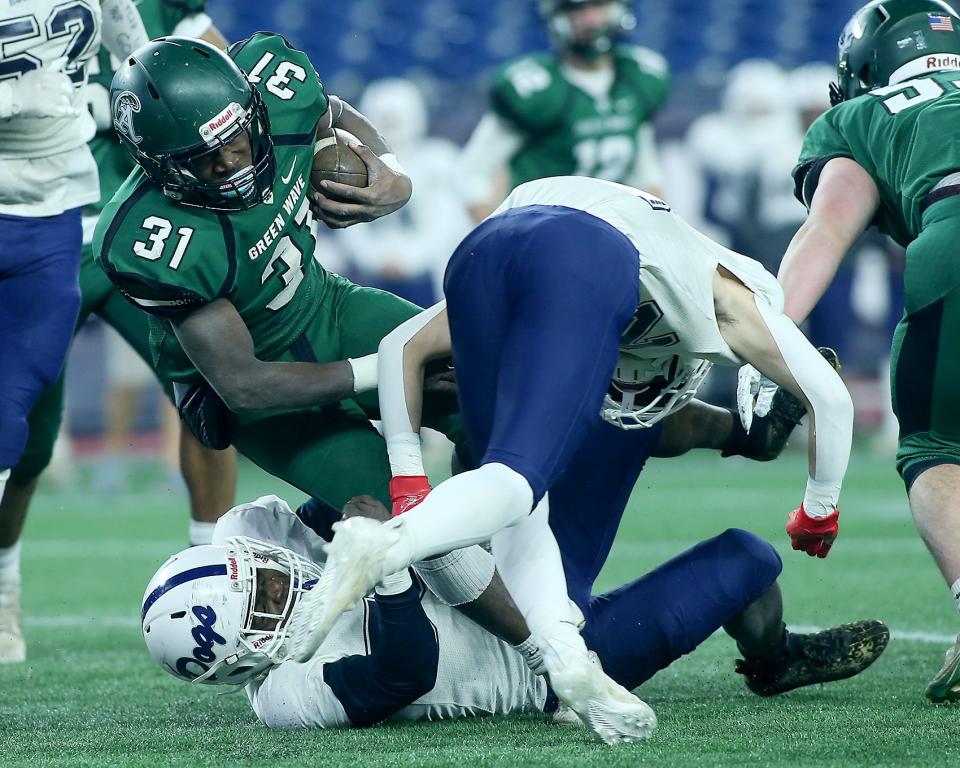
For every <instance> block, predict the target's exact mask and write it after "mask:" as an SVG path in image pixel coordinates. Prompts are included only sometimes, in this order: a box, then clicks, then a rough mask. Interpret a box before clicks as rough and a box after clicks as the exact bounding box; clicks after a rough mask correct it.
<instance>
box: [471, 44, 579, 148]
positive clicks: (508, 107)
mask: <svg viewBox="0 0 960 768" xmlns="http://www.w3.org/2000/svg"><path fill="white" fill-rule="evenodd" d="M568 88H569V85H568V84H567V82H566V81H565V80H564V79H563V78H562V77H561V76H560V74H559V72H558V71H557V69H556V64H555V62H553V61H552V60H551V59H549V58H548V57H545V56H525V57H524V58H522V59H518V60H517V61H513V62H510V63H508V64H506V65H505V66H503V67H502V68H500V69H499V70H498V71H497V72H496V73H495V74H494V77H493V82H492V84H491V88H490V107H491V109H492V110H493V112H494V114H496V115H499V116H500V117H502V118H503V119H504V120H506V121H507V122H509V123H510V124H512V125H513V126H514V127H515V128H517V130H519V131H521V132H522V133H527V134H530V133H539V132H541V131H546V130H548V129H549V128H550V127H551V126H553V125H554V124H555V123H556V122H557V121H558V120H559V119H560V118H561V117H562V115H563V110H564V108H565V106H566V101H567V90H568Z"/></svg>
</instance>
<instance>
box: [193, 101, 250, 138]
mask: <svg viewBox="0 0 960 768" xmlns="http://www.w3.org/2000/svg"><path fill="white" fill-rule="evenodd" d="M244 114H245V113H244V111H243V109H241V108H240V105H239V104H237V102H235V101H234V102H231V103H230V104H228V105H227V107H226V108H225V109H224V110H223V111H221V112H219V113H217V114H216V115H214V116H213V117H212V118H210V119H209V120H208V121H207V122H206V123H204V124H203V125H202V126H200V136H201V137H202V138H203V140H204V141H206V142H210V141H212V140H213V139H214V138H216V137H217V136H219V135H220V134H221V133H223V132H224V131H225V130H227V129H228V128H231V127H233V125H234V124H235V123H236V122H237V121H238V120H240V119H241V118H242V117H243V116H244Z"/></svg>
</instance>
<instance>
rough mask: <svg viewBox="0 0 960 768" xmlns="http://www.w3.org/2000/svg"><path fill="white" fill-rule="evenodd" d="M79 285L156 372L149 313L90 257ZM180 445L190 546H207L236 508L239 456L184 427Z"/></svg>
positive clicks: (165, 384) (166, 389) (167, 391)
mask: <svg viewBox="0 0 960 768" xmlns="http://www.w3.org/2000/svg"><path fill="white" fill-rule="evenodd" d="M85 256H86V254H85ZM81 285H82V287H83V290H84V296H85V297H86V296H87V295H90V296H96V297H97V301H96V304H95V306H94V311H95V312H96V313H97V314H98V315H99V316H100V317H101V318H103V319H104V320H105V321H106V322H107V323H109V324H110V326H111V327H113V328H114V329H115V330H116V331H117V332H118V333H119V334H120V336H122V337H123V339H124V340H125V341H126V342H127V343H128V344H129V345H130V346H131V347H132V348H133V350H134V351H135V352H136V353H137V354H138V355H139V356H140V357H141V358H142V359H143V360H144V362H146V363H147V365H148V366H150V367H151V370H152V369H153V367H152V364H151V360H152V355H151V352H150V346H149V339H150V324H149V319H148V317H147V315H146V313H144V312H142V311H141V310H139V309H137V308H136V307H134V306H133V305H132V304H130V302H128V301H127V300H126V299H124V298H123V297H122V296H121V295H120V294H119V292H118V291H117V290H116V289H115V288H114V287H113V285H112V284H111V283H110V281H109V279H108V278H107V276H106V274H104V272H103V270H101V269H100V268H99V267H97V266H96V264H95V263H94V262H93V259H92V257H90V258H89V259H88V258H85V259H84V262H83V265H82V269H81ZM160 383H161V386H163V388H164V393H165V394H166V395H167V397H168V398H169V399H170V402H173V393H172V388H171V386H170V384H169V383H168V382H163V381H161V382H160ZM179 439H180V447H179V451H180V473H181V474H182V475H183V480H184V482H185V483H186V486H187V492H188V493H189V496H190V543H191V544H194V545H196V544H205V543H209V542H210V540H211V538H212V536H213V526H214V525H215V524H216V521H217V520H218V519H219V518H220V515H222V514H223V513H224V512H226V511H227V510H228V509H230V508H231V507H232V506H233V504H234V499H235V496H236V489H237V459H236V450H235V449H234V448H227V449H225V450H222V451H215V450H213V449H211V448H206V447H204V446H203V445H201V444H200V443H199V442H198V441H197V439H196V438H195V437H194V436H193V435H192V434H191V433H190V430H189V429H187V428H186V427H185V426H184V425H183V424H182V423H181V425H180V438H179Z"/></svg>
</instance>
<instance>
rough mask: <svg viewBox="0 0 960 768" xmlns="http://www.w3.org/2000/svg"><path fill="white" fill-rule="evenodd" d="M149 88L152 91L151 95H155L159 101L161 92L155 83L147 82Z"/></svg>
mask: <svg viewBox="0 0 960 768" xmlns="http://www.w3.org/2000/svg"><path fill="white" fill-rule="evenodd" d="M147 90H148V91H149V92H150V95H151V96H153V98H155V99H156V100H157V101H160V94H159V93H157V88H156V86H155V85H154V84H153V83H147Z"/></svg>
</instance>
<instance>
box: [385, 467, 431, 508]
mask: <svg viewBox="0 0 960 768" xmlns="http://www.w3.org/2000/svg"><path fill="white" fill-rule="evenodd" d="M428 493H430V481H429V480H427V477H426V475H398V476H397V477H393V478H391V479H390V498H391V499H392V500H393V509H391V510H390V515H391V516H392V517H396V516H397V515H402V514H403V513H404V512H406V511H408V510H410V509H413V508H414V507H415V506H417V504H419V503H420V502H421V501H423V500H424V499H425V498H426V497H427V494H428Z"/></svg>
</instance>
